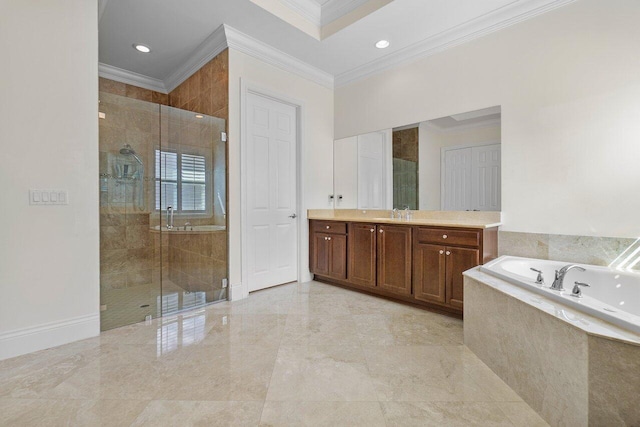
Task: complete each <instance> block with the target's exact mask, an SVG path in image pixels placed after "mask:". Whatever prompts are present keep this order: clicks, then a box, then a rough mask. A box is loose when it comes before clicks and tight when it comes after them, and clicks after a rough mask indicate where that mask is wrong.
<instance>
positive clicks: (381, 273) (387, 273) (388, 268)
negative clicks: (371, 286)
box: [377, 225, 411, 295]
mask: <svg viewBox="0 0 640 427" xmlns="http://www.w3.org/2000/svg"><path fill="white" fill-rule="evenodd" d="M377 234H378V287H379V288H380V289H384V290H385V291H389V292H393V293H396V294H400V295H411V227H402V226H395V225H379V226H378V233H377Z"/></svg>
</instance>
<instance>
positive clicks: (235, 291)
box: [229, 283, 249, 301]
mask: <svg viewBox="0 0 640 427" xmlns="http://www.w3.org/2000/svg"><path fill="white" fill-rule="evenodd" d="M248 296H249V293H247V295H244V293H243V289H242V283H236V284H235V285H231V286H229V301H238V300H241V299H243V298H246V297H248Z"/></svg>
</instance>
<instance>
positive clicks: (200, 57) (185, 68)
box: [164, 25, 227, 92]
mask: <svg viewBox="0 0 640 427" xmlns="http://www.w3.org/2000/svg"><path fill="white" fill-rule="evenodd" d="M226 48H227V39H226V37H225V28H224V25H220V26H219V27H218V28H216V30H215V31H214V32H213V33H211V35H209V37H207V38H206V39H205V40H204V41H203V42H202V43H200V44H199V45H198V47H196V48H195V49H194V50H193V52H192V53H191V55H189V57H188V58H187V60H186V61H185V62H184V63H183V64H182V65H181V66H180V67H179V68H178V69H177V70H176V71H174V72H173V73H172V74H171V75H170V76H169V77H167V78H166V79H164V85H165V87H166V88H167V91H168V92H171V91H172V90H174V89H175V88H177V87H178V86H180V84H182V83H183V82H184V81H185V80H187V79H188V78H189V77H191V76H192V75H193V74H194V73H195V72H196V71H198V70H199V69H200V68H202V67H203V66H204V65H205V64H206V63H207V62H209V61H211V60H212V59H213V58H215V57H216V56H218V54H220V52H222V51H223V50H225V49H226Z"/></svg>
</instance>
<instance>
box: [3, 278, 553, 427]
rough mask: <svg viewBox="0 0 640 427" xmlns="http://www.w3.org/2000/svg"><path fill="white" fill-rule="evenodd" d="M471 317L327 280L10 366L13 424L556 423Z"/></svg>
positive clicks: (7, 395) (6, 407) (8, 421)
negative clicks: (470, 332)
mask: <svg viewBox="0 0 640 427" xmlns="http://www.w3.org/2000/svg"><path fill="white" fill-rule="evenodd" d="M462 339H463V330H462V321H459V320H457V319H452V318H449V317H445V316H441V315H438V314H434V313H430V312H427V311H423V310H420V309H416V308H412V307H408V306H405V305H402V304H398V303H394V302H391V301H386V300H383V299H379V298H376V297H372V296H368V295H363V294H360V293H357V292H352V291H348V290H344V289H341V288H338V287H334V286H330V285H325V284H322V283H318V282H310V283H303V284H298V283H294V284H289V285H283V286H279V287H275V288H271V289H268V290H264V291H260V292H256V293H253V294H251V296H250V297H249V298H248V299H245V300H241V301H237V302H223V303H218V304H214V305H210V306H207V307H205V308H202V309H198V310H193V311H190V312H185V313H181V314H179V315H175V316H165V317H163V318H160V319H155V320H153V321H151V322H148V323H139V324H135V325H131V326H126V327H122V328H118V329H114V330H111V331H107V332H103V333H102V334H101V335H100V336H99V337H96V338H92V339H88V340H84V341H79V342H76V343H72V344H68V345H64V346H61V347H57V348H54V349H49V350H44V351H40V352H37V353H33V354H29V355H25V356H21V357H17V358H13V359H9V360H5V361H0V425H2V426H5V425H7V426H128V425H134V426H141V425H144V426H165V425H166V426H190V425H194V426H195V425H202V426H218V425H220V426H257V425H262V426H332V427H335V426H367V427H372V426H527V427H529V426H545V425H547V424H546V423H545V422H544V421H543V420H542V419H541V418H540V417H539V416H538V415H537V414H536V413H535V412H534V411H533V410H532V409H531V408H530V407H529V406H528V405H527V404H526V403H524V402H523V401H522V400H521V399H520V398H519V397H518V396H517V395H516V394H515V393H514V392H513V391H512V390H511V389H510V388H509V387H508V386H507V385H506V384H505V383H504V382H503V381H502V380H500V379H499V378H498V377H497V376H496V375H495V374H494V373H493V372H492V371H491V370H490V369H489V368H488V367H487V366H486V365H484V364H483V363H482V362H481V361H480V360H479V359H478V358H477V357H476V356H475V355H474V354H473V353H472V352H471V351H470V350H469V349H467V348H466V347H465V346H464V345H463V343H462Z"/></svg>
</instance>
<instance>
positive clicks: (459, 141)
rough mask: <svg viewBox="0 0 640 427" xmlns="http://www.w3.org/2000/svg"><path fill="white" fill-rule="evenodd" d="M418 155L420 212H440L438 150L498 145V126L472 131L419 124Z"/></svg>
mask: <svg viewBox="0 0 640 427" xmlns="http://www.w3.org/2000/svg"><path fill="white" fill-rule="evenodd" d="M418 139H419V147H420V150H419V152H418V154H419V156H420V163H419V165H420V167H419V185H418V188H419V189H420V197H419V202H420V209H425V210H437V211H439V210H440V209H441V207H440V200H441V197H440V196H441V191H440V190H441V179H440V178H441V176H442V175H441V158H442V154H441V150H442V149H443V148H445V147H456V146H462V145H464V146H472V145H474V146H475V145H486V144H487V143H499V142H500V125H499V124H497V125H491V126H485V127H479V128H474V129H461V130H454V129H450V130H448V131H444V132H443V131H440V130H438V129H436V128H434V127H433V126H430V125H429V123H428V122H422V123H420V130H419V133H418Z"/></svg>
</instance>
